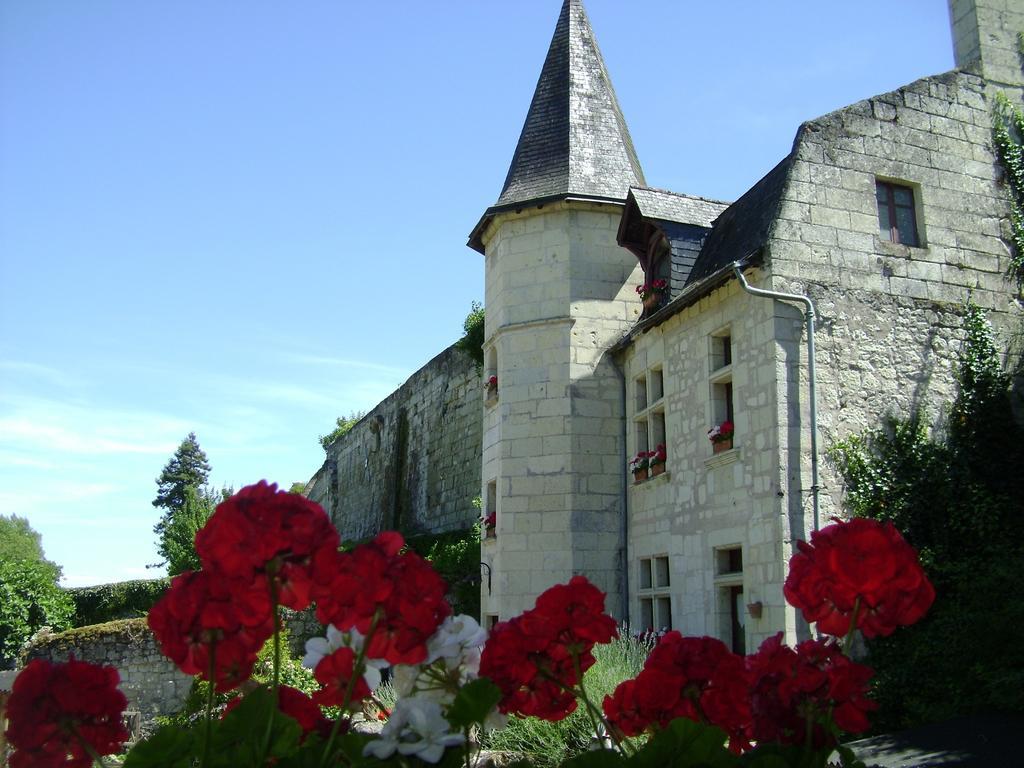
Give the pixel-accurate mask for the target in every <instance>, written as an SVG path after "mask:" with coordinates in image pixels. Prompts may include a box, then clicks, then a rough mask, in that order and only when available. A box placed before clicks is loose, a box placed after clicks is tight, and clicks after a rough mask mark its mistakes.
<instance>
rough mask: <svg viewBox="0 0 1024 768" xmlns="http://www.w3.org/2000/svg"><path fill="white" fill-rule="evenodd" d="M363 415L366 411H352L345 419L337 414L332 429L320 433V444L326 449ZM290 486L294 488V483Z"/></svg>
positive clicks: (346, 432)
mask: <svg viewBox="0 0 1024 768" xmlns="http://www.w3.org/2000/svg"><path fill="white" fill-rule="evenodd" d="M365 415H366V411H352V412H351V413H350V414H349V415H348V418H347V419H346V418H345V417H343V416H339V417H338V418H337V419H335V427H334V429H332V430H331V431H330V432H328V433H327V434H326V435H320V446H321V447H322V448H323V449H324V450H325V451H326V450H327V449H328V448H329V447H330V445H331V443H333V442H334V441H335V440H337V439H338V438H339V437H341V436H342V435H345V434H348V432H349V430H351V429H352V427H354V426H355V425H356V424H358V423H359V420H360V419H362V418H363V416H365ZM296 485H297V484H296ZM292 487H293V488H294V485H293V486H292ZM303 490H305V485H303Z"/></svg>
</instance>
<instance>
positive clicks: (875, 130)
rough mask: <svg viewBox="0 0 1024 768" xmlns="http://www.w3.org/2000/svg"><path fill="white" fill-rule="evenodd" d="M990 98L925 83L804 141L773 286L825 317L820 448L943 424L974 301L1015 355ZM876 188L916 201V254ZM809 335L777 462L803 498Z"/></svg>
mask: <svg viewBox="0 0 1024 768" xmlns="http://www.w3.org/2000/svg"><path fill="white" fill-rule="evenodd" d="M984 86H985V84H984V82H983V81H982V80H981V79H980V78H978V77H977V76H974V75H971V74H966V73H960V72H951V73H947V74H944V75H939V76H936V77H928V78H924V79H922V80H918V81H916V82H914V83H911V84H910V85H908V86H906V87H904V88H901V89H899V90H897V91H894V92H892V93H887V94H882V95H880V96H876V97H874V98H872V99H870V100H865V101H862V102H858V103H857V104H854V105H851V106H850V107H847V108H845V109H842V110H839V111H837V112H834V113H831V114H829V115H826V116H825V117H823V118H821V119H818V120H815V121H813V122H810V123H807V124H806V125H804V126H803V127H802V128H801V130H800V132H799V134H798V137H797V142H796V145H795V148H794V158H793V165H792V168H791V170H790V173H789V179H788V184H787V186H786V188H785V193H784V199H783V200H782V202H781V205H780V209H779V215H778V219H777V221H776V223H775V225H774V227H773V230H772V233H771V234H772V238H771V241H770V243H769V247H768V263H769V266H770V274H771V280H770V283H771V287H773V288H775V289H776V290H782V291H790V292H797V293H807V294H809V295H811V296H812V297H813V298H814V299H815V301H816V303H817V306H818V310H819V314H820V318H819V319H820V325H819V328H820V330H819V332H818V333H817V334H816V344H817V351H818V359H817V363H818V387H819V389H818V392H819V394H818V413H819V424H820V427H821V435H822V441H821V445H822V448H823V449H827V448H828V447H829V446H830V445H833V444H834V443H835V442H836V441H837V440H841V439H843V438H844V437H847V436H849V435H850V434H853V433H857V432H861V431H863V430H864V429H866V428H875V427H878V426H880V425H881V424H882V422H883V420H884V417H885V416H886V415H889V414H893V415H903V416H906V415H909V414H912V413H919V414H921V415H922V416H924V417H925V418H926V419H927V420H929V421H932V422H938V421H940V417H941V415H942V407H943V405H944V404H945V403H947V402H949V401H950V400H951V399H952V398H953V397H954V396H955V393H956V386H955V378H954V373H955V367H956V361H957V359H958V352H959V347H960V338H961V320H960V314H961V312H962V307H963V304H964V302H966V301H968V300H971V301H973V302H975V303H976V304H979V305H980V306H982V307H984V308H985V309H987V310H989V312H990V317H991V319H992V320H993V324H994V325H995V327H996V330H997V332H998V333H1001V334H1002V339H1001V341H1002V342H1003V343H1004V345H1005V343H1006V342H1007V341H1008V338H1009V335H1010V334H1011V333H1012V332H1013V331H1014V330H1016V329H1017V327H1018V325H1019V322H1020V317H1021V315H1020V310H1019V306H1018V305H1017V303H1016V302H1015V299H1014V295H1015V289H1014V286H1013V285H1012V284H1011V283H1010V282H1009V281H1008V280H1007V279H1006V277H1005V274H1006V269H1007V266H1008V250H1007V246H1006V244H1005V240H1006V237H1007V234H1008V231H1007V226H1008V216H1009V208H1008V202H1007V197H1006V192H1005V189H1004V188H1003V186H1002V184H1001V181H1000V179H1001V171H1000V170H999V168H998V167H997V164H996V160H995V157H994V155H993V150H992V118H991V114H990V111H989V107H990V102H989V101H988V99H987V97H986V91H985V87H984ZM879 179H881V180H884V181H892V182H895V183H899V184H902V185H905V186H908V187H911V188H912V189H913V190H914V196H915V203H916V207H917V210H916V219H917V222H918V226H919V230H920V243H919V245H917V246H907V245H899V244H894V243H891V242H889V241H887V240H885V239H883V238H881V237H879V224H878V208H877V204H876V201H875V188H876V182H877V180H879ZM805 338H806V337H805V334H804V333H803V328H802V324H801V322H800V318H799V316H798V315H796V314H794V317H793V319H792V320H791V321H790V322H789V323H788V324H783V325H780V335H779V342H780V353H781V354H780V357H779V367H780V375H779V386H780V391H779V404H780V420H781V421H782V423H783V425H785V424H788V425H789V427H788V429H786V428H785V427H784V434H783V435H782V444H781V446H780V450H781V451H782V456H783V457H786V459H785V460H786V462H787V463H788V464H789V471H788V474H789V476H790V477H789V482H790V483H791V484H792V485H793V486H794V487H802V488H805V489H806V488H809V486H810V467H809V454H808V453H807V452H806V451H797V450H792V449H793V448H794V447H795V446H797V445H799V440H800V434H799V432H800V429H802V426H803V425H804V424H806V423H807V420H808V418H809V408H808V404H807V400H806V398H805V397H801V396H800V393H801V392H803V391H806V390H805V386H806V382H804V381H800V380H799V379H798V378H797V377H796V376H794V375H793V374H792V371H795V370H797V369H796V368H794V367H793V366H795V365H799V366H800V368H799V370H801V371H805V370H806V351H805V350H806V347H805ZM787 371H789V372H790V373H787ZM822 470H823V474H822V484H823V485H824V488H825V493H824V495H823V499H822V501H823V516H825V515H827V514H828V513H829V512H830V511H832V510H834V509H836V508H837V507H838V504H839V503H840V499H841V490H842V489H841V485H840V481H839V479H838V478H837V477H836V475H835V474H834V473H833V472H831V471H830V467H829V465H828V464H827V463H823V465H822ZM791 500H792V497H791Z"/></svg>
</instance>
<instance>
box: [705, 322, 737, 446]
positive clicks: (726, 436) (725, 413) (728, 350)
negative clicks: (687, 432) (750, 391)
mask: <svg viewBox="0 0 1024 768" xmlns="http://www.w3.org/2000/svg"><path fill="white" fill-rule="evenodd" d="M710 342H711V359H710V364H709V368H710V370H711V373H710V376H709V383H710V387H711V392H710V395H711V426H710V430H709V432H708V436H709V437H710V438H711V443H712V446H715V447H716V452H717V451H718V450H722V449H723V448H731V447H732V445H733V438H734V435H735V428H736V420H735V417H736V414H735V409H734V407H733V402H734V401H733V389H732V330H731V329H730V328H723V329H721V330H719V331H717V332H716V333H713V334H711V337H710ZM716 429H717V432H716Z"/></svg>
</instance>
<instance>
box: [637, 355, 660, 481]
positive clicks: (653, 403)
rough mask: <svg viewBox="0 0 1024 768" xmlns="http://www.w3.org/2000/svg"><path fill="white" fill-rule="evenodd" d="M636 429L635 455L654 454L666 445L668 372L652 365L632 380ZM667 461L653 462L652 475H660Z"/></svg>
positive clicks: (652, 457)
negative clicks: (666, 388) (666, 373)
mask: <svg viewBox="0 0 1024 768" xmlns="http://www.w3.org/2000/svg"><path fill="white" fill-rule="evenodd" d="M633 407H634V411H635V415H634V422H633V426H634V432H635V438H634V439H635V441H636V454H637V455H639V454H641V453H644V454H652V456H651V457H650V459H651V460H652V461H653V459H654V456H653V454H654V453H655V452H657V451H658V448H659V446H660V447H661V449H662V450H661V456H660V458H661V459H662V460H663V459H664V446H665V375H664V372H663V371H662V369H661V368H651V369H649V370H648V371H647V372H646V373H645V374H644V375H643V376H638V377H637V378H636V379H635V380H634V381H633ZM664 469H665V465H664V462H663V461H661V462H659V463H658V464H652V466H651V471H650V475H652V476H655V475H659V474H661V473H662V472H663V471H664Z"/></svg>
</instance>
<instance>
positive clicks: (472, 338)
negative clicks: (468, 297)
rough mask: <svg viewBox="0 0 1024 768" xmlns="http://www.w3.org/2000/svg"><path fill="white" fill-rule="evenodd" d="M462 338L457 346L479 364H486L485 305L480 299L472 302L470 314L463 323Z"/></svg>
mask: <svg viewBox="0 0 1024 768" xmlns="http://www.w3.org/2000/svg"><path fill="white" fill-rule="evenodd" d="M462 331H463V334H462V338H461V339H459V340H458V341H457V342H455V346H456V347H457V348H458V349H461V350H462V351H463V352H465V353H466V354H467V355H469V356H470V357H472V358H473V359H474V360H475V361H476V364H477V365H480V366H482V365H483V364H484V349H483V347H484V307H483V305H482V304H481V303H480V302H479V301H474V302H473V303H472V304H470V307H469V314H468V315H466V319H465V321H463V323H462Z"/></svg>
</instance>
